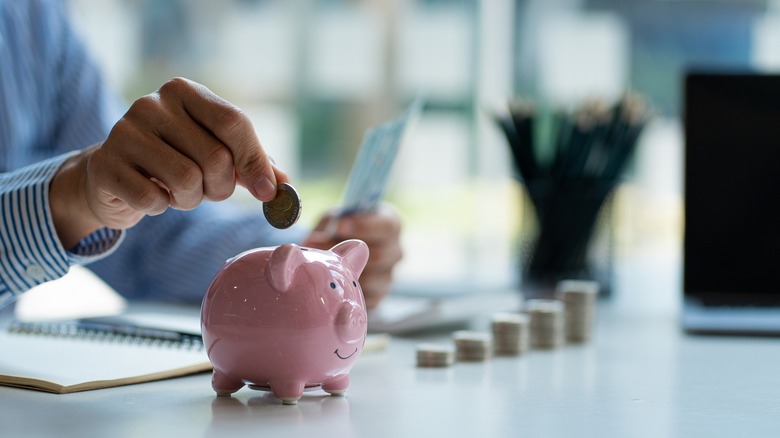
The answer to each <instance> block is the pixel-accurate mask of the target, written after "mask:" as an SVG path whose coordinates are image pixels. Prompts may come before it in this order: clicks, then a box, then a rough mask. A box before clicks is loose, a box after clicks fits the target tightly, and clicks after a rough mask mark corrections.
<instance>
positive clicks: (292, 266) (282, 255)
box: [268, 243, 306, 292]
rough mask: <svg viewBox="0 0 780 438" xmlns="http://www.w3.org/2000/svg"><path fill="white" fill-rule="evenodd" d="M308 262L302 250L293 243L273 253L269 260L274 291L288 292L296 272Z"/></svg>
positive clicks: (270, 279) (270, 278)
mask: <svg viewBox="0 0 780 438" xmlns="http://www.w3.org/2000/svg"><path fill="white" fill-rule="evenodd" d="M304 262H306V258H305V257H304V256H303V252H302V251H301V248H300V247H299V246H297V245H293V244H292V243H287V244H284V245H282V246H280V247H278V248H276V249H275V250H274V251H273V252H272V253H271V258H270V259H269V260H268V277H269V282H270V283H271V286H273V287H274V289H276V290H278V291H281V292H286V291H288V290H289V289H290V286H291V285H292V282H293V279H294V278H295V271H297V270H298V268H299V267H300V266H301V265H303V263H304Z"/></svg>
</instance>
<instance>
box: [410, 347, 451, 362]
mask: <svg viewBox="0 0 780 438" xmlns="http://www.w3.org/2000/svg"><path fill="white" fill-rule="evenodd" d="M454 362H455V347H453V346H452V345H443V344H420V345H418V346H417V366H418V367H448V366H451V365H452V364H453V363H454Z"/></svg>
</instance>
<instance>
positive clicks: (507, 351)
mask: <svg viewBox="0 0 780 438" xmlns="http://www.w3.org/2000/svg"><path fill="white" fill-rule="evenodd" d="M491 328H492V330H493V343H494V351H495V353H496V354H497V355H500V356H518V355H520V354H523V353H524V352H525V351H527V350H528V344H529V337H528V332H529V329H528V317H527V316H526V315H521V314H519V313H499V314H496V315H493V319H492V321H491Z"/></svg>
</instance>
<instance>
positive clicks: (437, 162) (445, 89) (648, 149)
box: [68, 0, 780, 307]
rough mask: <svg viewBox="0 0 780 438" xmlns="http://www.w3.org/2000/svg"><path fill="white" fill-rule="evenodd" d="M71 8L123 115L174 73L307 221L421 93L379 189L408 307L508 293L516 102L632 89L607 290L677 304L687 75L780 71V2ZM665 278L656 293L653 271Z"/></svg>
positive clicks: (533, 0)
mask: <svg viewBox="0 0 780 438" xmlns="http://www.w3.org/2000/svg"><path fill="white" fill-rule="evenodd" d="M68 3H69V6H70V11H71V14H72V16H73V18H74V20H75V22H76V23H77V26H78V29H79V31H80V32H81V33H82V34H83V36H84V38H85V40H86V42H87V44H88V46H89V47H90V49H91V51H92V53H93V54H94V56H95V57H96V58H97V59H98V61H99V63H100V64H101V65H102V67H103V69H104V72H105V74H106V77H107V79H108V81H109V82H110V83H111V84H112V85H113V86H114V87H115V88H116V89H117V90H118V91H119V92H120V93H121V94H122V95H123V96H124V97H125V98H126V99H127V101H128V102H132V101H133V100H135V99H137V98H138V97H140V96H142V95H145V94H147V93H150V92H152V91H154V90H156V89H157V88H158V87H159V86H160V85H161V84H162V83H163V82H165V81H166V80H167V79H169V78H170V77H172V76H185V77H188V78H190V79H193V80H196V81H198V82H201V83H203V84H205V85H207V86H208V87H209V88H211V89H212V90H213V91H215V92H216V93H218V94H220V95H221V96H223V97H224V98H226V99H228V100H230V101H232V102H233V103H235V104H237V105H238V106H239V107H241V108H242V109H244V110H245V111H246V112H247V113H248V114H249V115H250V116H251V118H252V119H253V121H254V123H255V127H256V130H257V132H258V134H259V137H260V139H261V141H262V142H263V145H264V146H265V148H266V149H267V150H268V151H269V152H270V153H271V155H272V156H274V158H275V159H276V161H277V163H278V164H279V165H280V167H282V168H283V169H284V170H285V171H287V172H288V173H289V174H290V175H291V177H292V178H293V182H294V183H295V185H296V187H297V188H298V190H299V192H300V194H301V196H302V198H303V202H304V212H303V217H302V221H303V222H305V223H308V224H309V225H311V224H313V222H314V221H315V220H316V219H317V218H318V217H319V215H320V214H321V213H322V212H323V211H324V210H325V209H326V208H328V207H330V206H332V205H334V204H337V203H338V202H339V200H340V197H341V195H342V190H343V187H344V184H345V182H346V179H347V176H348V172H349V169H350V167H351V165H352V162H353V160H354V157H355V154H356V152H357V148H358V146H359V145H360V141H361V138H362V135H363V133H364V131H365V130H366V129H367V128H369V127H370V126H372V125H375V124H377V123H380V122H382V121H384V120H386V119H388V118H391V117H394V116H396V115H398V114H399V113H400V112H401V111H402V110H403V108H404V107H405V106H406V105H407V104H408V103H409V102H411V100H412V99H414V98H415V97H416V96H418V95H422V96H424V97H425V99H426V104H427V105H426V109H425V112H424V114H423V117H422V119H421V120H420V121H419V123H418V124H417V126H416V128H415V130H414V131H413V132H412V135H411V136H410V137H409V138H408V141H407V142H406V143H405V144H404V145H403V147H402V150H401V153H400V156H399V159H398V162H397V163H396V168H395V171H394V173H393V179H392V186H391V187H390V189H389V193H388V201H389V202H391V203H393V204H394V205H395V206H396V207H397V209H398V210H399V213H400V214H401V216H402V218H403V221H404V226H405V228H404V231H403V236H402V238H403V244H404V246H405V250H406V257H405V259H404V261H403V262H402V264H401V266H400V268H399V271H398V280H399V282H398V286H397V290H398V292H401V293H402V292H425V293H432V294H437V293H457V292H462V291H467V290H488V289H500V288H507V287H517V284H518V281H520V278H519V268H518V266H519V265H518V261H517V260H518V257H519V254H518V245H517V240H518V233H519V232H520V230H521V221H522V218H523V209H524V208H527V206H526V205H525V204H524V202H523V201H522V199H523V197H522V196H521V194H522V186H521V185H520V184H519V183H518V181H517V180H516V179H514V177H513V176H514V172H513V169H512V168H511V164H510V163H511V160H510V159H509V152H508V149H507V145H506V140H505V138H503V137H502V135H501V132H500V131H499V130H498V129H497V127H496V126H495V123H494V122H493V120H492V118H491V116H492V114H493V113H494V112H495V111H496V109H497V108H501V107H506V103H507V101H508V100H509V99H510V98H512V97H513V96H518V95H520V96H527V97H530V98H533V99H534V100H535V101H536V102H537V103H538V105H540V106H549V107H556V108H558V107H560V108H571V107H573V106H576V105H578V104H579V103H581V102H582V101H583V100H584V99H588V98H594V97H600V98H605V99H608V100H614V99H617V98H618V97H619V96H620V95H621V94H622V93H623V92H624V91H625V90H627V89H632V90H635V91H638V92H639V93H642V94H643V95H644V96H645V97H646V98H647V99H648V100H649V101H650V102H651V103H652V105H653V107H654V111H655V116H654V118H653V120H652V122H651V123H650V124H649V125H648V127H647V128H646V129H645V131H644V132H643V134H642V136H641V137H640V140H639V145H638V149H637V151H636V155H635V159H634V161H633V163H632V166H631V169H630V171H629V172H628V174H627V175H626V178H625V182H624V183H623V184H622V185H621V186H620V188H619V190H618V191H617V192H616V193H615V195H614V203H613V204H612V209H611V211H610V213H609V214H610V216H611V218H610V223H611V225H612V228H611V229H610V234H611V235H610V245H611V247H612V249H613V252H614V256H613V258H614V260H615V261H616V263H617V264H618V265H619V266H620V269H618V270H617V272H618V273H619V274H618V275H619V276H620V278H618V279H617V280H616V281H617V282H618V283H620V282H626V284H629V282H630V284H637V282H639V283H642V282H645V283H647V282H648V281H649V282H651V283H652V284H653V287H654V288H657V293H655V294H643V295H642V296H639V295H638V294H635V295H631V293H630V291H623V292H622V294H619V295H618V296H616V297H614V298H615V299H616V300H618V301H619V300H632V301H635V303H634V304H636V300H641V301H643V303H642V305H643V306H645V307H648V306H649V307H652V306H660V307H668V306H676V303H677V300H678V298H679V297H678V296H677V295H676V293H679V262H680V242H681V235H682V234H681V233H682V230H681V220H682V209H681V207H682V199H681V189H682V187H681V181H682V175H681V172H682V157H683V149H682V132H681V123H680V119H679V116H680V113H681V108H680V106H681V95H680V92H681V85H682V74H683V72H684V71H685V70H686V69H687V68H688V67H690V66H713V65H715V66H728V67H738V68H746V67H747V68H754V69H764V70H772V69H777V67H780V7H779V6H780V2H778V1H750V0H739V1H738V0H733V1H715V0H712V1H708V0H697V1H684V0H679V1H678V0H559V1H551V0H363V1H360V0H296V1H289V0H287V1H282V0H226V1H220V2H214V1H209V0H186V1H185V0H69V2H68ZM236 197H237V198H239V199H240V200H241V199H243V201H244V202H251V201H249V200H248V199H247V198H246V195H245V194H242V193H237V194H236ZM242 197H243V198H242ZM669 269H671V272H672V274H671V275H668V273H667V274H665V276H664V278H665V279H666V280H663V281H665V282H666V283H663V281H661V280H659V279H658V276H656V272H655V271H654V270H664V272H667V271H668V270H669ZM659 282H660V283H659ZM617 289H618V290H620V287H618V288H617Z"/></svg>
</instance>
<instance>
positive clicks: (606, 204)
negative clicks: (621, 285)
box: [519, 180, 614, 298]
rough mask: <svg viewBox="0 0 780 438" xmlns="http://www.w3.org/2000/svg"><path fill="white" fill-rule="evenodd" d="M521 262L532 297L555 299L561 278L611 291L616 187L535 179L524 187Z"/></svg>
mask: <svg viewBox="0 0 780 438" xmlns="http://www.w3.org/2000/svg"><path fill="white" fill-rule="evenodd" d="M524 188H525V199H524V202H523V214H522V216H521V217H522V224H521V226H520V235H519V239H520V245H519V250H520V254H519V260H520V269H521V279H522V280H521V281H522V284H521V287H522V290H523V293H524V295H525V296H526V297H527V298H551V297H553V296H554V294H555V287H556V285H557V283H558V282H559V281H561V280H567V279H579V280H592V281H596V282H598V283H599V286H600V296H602V297H605V296H609V295H610V294H611V292H612V273H613V269H612V268H613V249H614V229H613V220H612V204H613V198H612V189H613V188H614V187H613V185H612V184H598V183H593V182H592V181H578V180H571V181H535V182H534V183H533V184H531V185H525V186H524Z"/></svg>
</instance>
